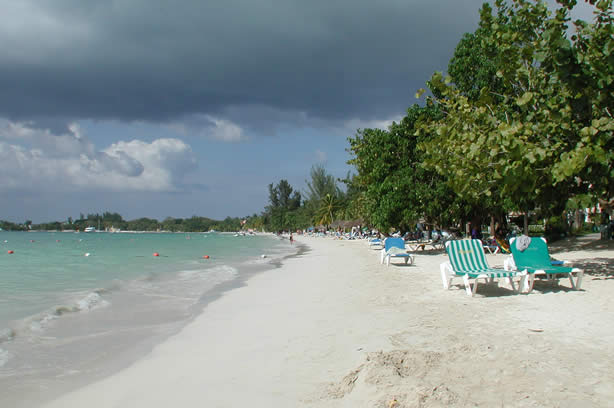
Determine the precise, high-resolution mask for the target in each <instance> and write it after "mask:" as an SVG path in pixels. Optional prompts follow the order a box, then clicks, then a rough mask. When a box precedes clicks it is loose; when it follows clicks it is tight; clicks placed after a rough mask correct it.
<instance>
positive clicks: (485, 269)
mask: <svg viewBox="0 0 614 408" xmlns="http://www.w3.org/2000/svg"><path fill="white" fill-rule="evenodd" d="M445 248H446V252H447V254H448V257H449V261H448V262H444V263H442V264H441V265H440V266H439V269H440V272H441V280H442V282H443V287H444V289H446V290H447V289H449V288H450V286H451V285H452V280H453V279H454V278H462V279H463V283H464V285H465V291H466V292H467V295H469V296H474V295H475V294H476V292H477V289H478V283H479V280H480V279H483V280H484V281H485V283H495V282H496V280H497V279H506V280H507V281H508V283H509V284H510V286H511V287H512V290H513V291H514V293H519V292H521V291H522V288H524V287H525V280H526V277H527V272H526V271H506V270H502V269H494V268H491V267H490V266H489V265H488V262H487V261H486V256H485V254H484V248H483V247H482V241H481V240H479V239H463V240H454V241H447V242H446V244H445ZM515 277H520V280H519V282H518V286H516V283H515V282H514V279H513V278H515ZM472 283H473V284H472Z"/></svg>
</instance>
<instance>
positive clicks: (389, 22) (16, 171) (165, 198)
mask: <svg viewBox="0 0 614 408" xmlns="http://www.w3.org/2000/svg"><path fill="white" fill-rule="evenodd" d="M482 2H483V0H464V1H458V0H431V1H424V0H379V1H371V0H369V1H366V0H326V1H324V0H310V1H298V0H206V1H203V0H182V1H170V0H103V1H98V0H55V1H48V0H19V1H14V0H0V10H1V12H0V89H1V92H0V219H4V220H10V221H14V222H23V221H25V220H26V219H30V220H33V221H34V222H35V223H38V222H46V221H52V220H65V219H66V218H68V217H69V216H72V217H73V218H75V217H78V216H79V213H84V214H87V213H93V212H100V213H101V212H103V211H112V212H119V213H120V214H122V215H123V216H124V218H126V219H134V218H137V217H140V216H147V217H153V218H157V219H163V218H165V217H167V216H172V217H182V218H184V217H190V216H192V215H202V216H208V217H212V218H218V219H221V218H224V217H226V216H244V215H249V214H253V213H260V212H261V211H262V209H263V207H264V206H265V205H266V204H267V199H268V193H267V185H268V184H269V183H271V182H275V183H276V182H278V181H279V180H280V179H282V178H285V179H287V180H288V181H289V182H290V184H291V185H292V186H294V187H295V188H297V189H299V190H303V189H304V188H305V179H306V178H307V177H308V175H309V170H310V168H311V166H312V165H314V164H316V163H323V164H324V165H325V166H326V168H327V169H328V171H329V172H330V173H332V174H334V175H335V176H337V177H342V176H344V175H345V174H346V172H347V171H348V170H350V167H349V166H348V165H347V164H346V161H347V160H348V158H349V157H348V154H347V152H346V151H345V149H346V148H347V146H348V144H347V137H349V136H352V135H354V133H355V131H356V129H357V128H364V127H385V126H386V125H387V124H388V123H390V121H392V120H396V119H398V118H400V117H401V116H402V115H403V114H404V112H405V110H406V109H407V108H408V107H409V106H410V105H411V104H413V103H416V102H418V101H417V100H416V99H415V98H414V94H415V92H416V90H417V89H419V88H421V87H424V83H425V81H426V80H427V79H428V78H429V76H430V75H431V74H432V73H433V72H434V71H436V70H445V68H446V66H447V62H448V61H449V59H450V57H451V55H452V52H453V50H454V47H455V45H456V43H457V42H458V40H459V39H460V37H461V35H462V34H463V33H464V32H468V31H474V30H475V28H476V26H477V22H478V10H479V7H480V6H481V4H482Z"/></svg>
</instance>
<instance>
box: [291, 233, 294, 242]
mask: <svg viewBox="0 0 614 408" xmlns="http://www.w3.org/2000/svg"><path fill="white" fill-rule="evenodd" d="M290 243H291V244H292V243H294V238H293V237H292V233H290Z"/></svg>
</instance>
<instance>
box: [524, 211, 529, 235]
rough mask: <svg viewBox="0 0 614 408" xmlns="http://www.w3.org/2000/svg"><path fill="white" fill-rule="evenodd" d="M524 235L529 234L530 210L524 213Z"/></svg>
mask: <svg viewBox="0 0 614 408" xmlns="http://www.w3.org/2000/svg"><path fill="white" fill-rule="evenodd" d="M524 235H527V236H528V235H529V212H528V211H527V212H526V213H524Z"/></svg>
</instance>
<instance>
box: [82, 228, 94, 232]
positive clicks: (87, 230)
mask: <svg viewBox="0 0 614 408" xmlns="http://www.w3.org/2000/svg"><path fill="white" fill-rule="evenodd" d="M83 232H96V228H94V227H87V228H85V229H84V230H83Z"/></svg>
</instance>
